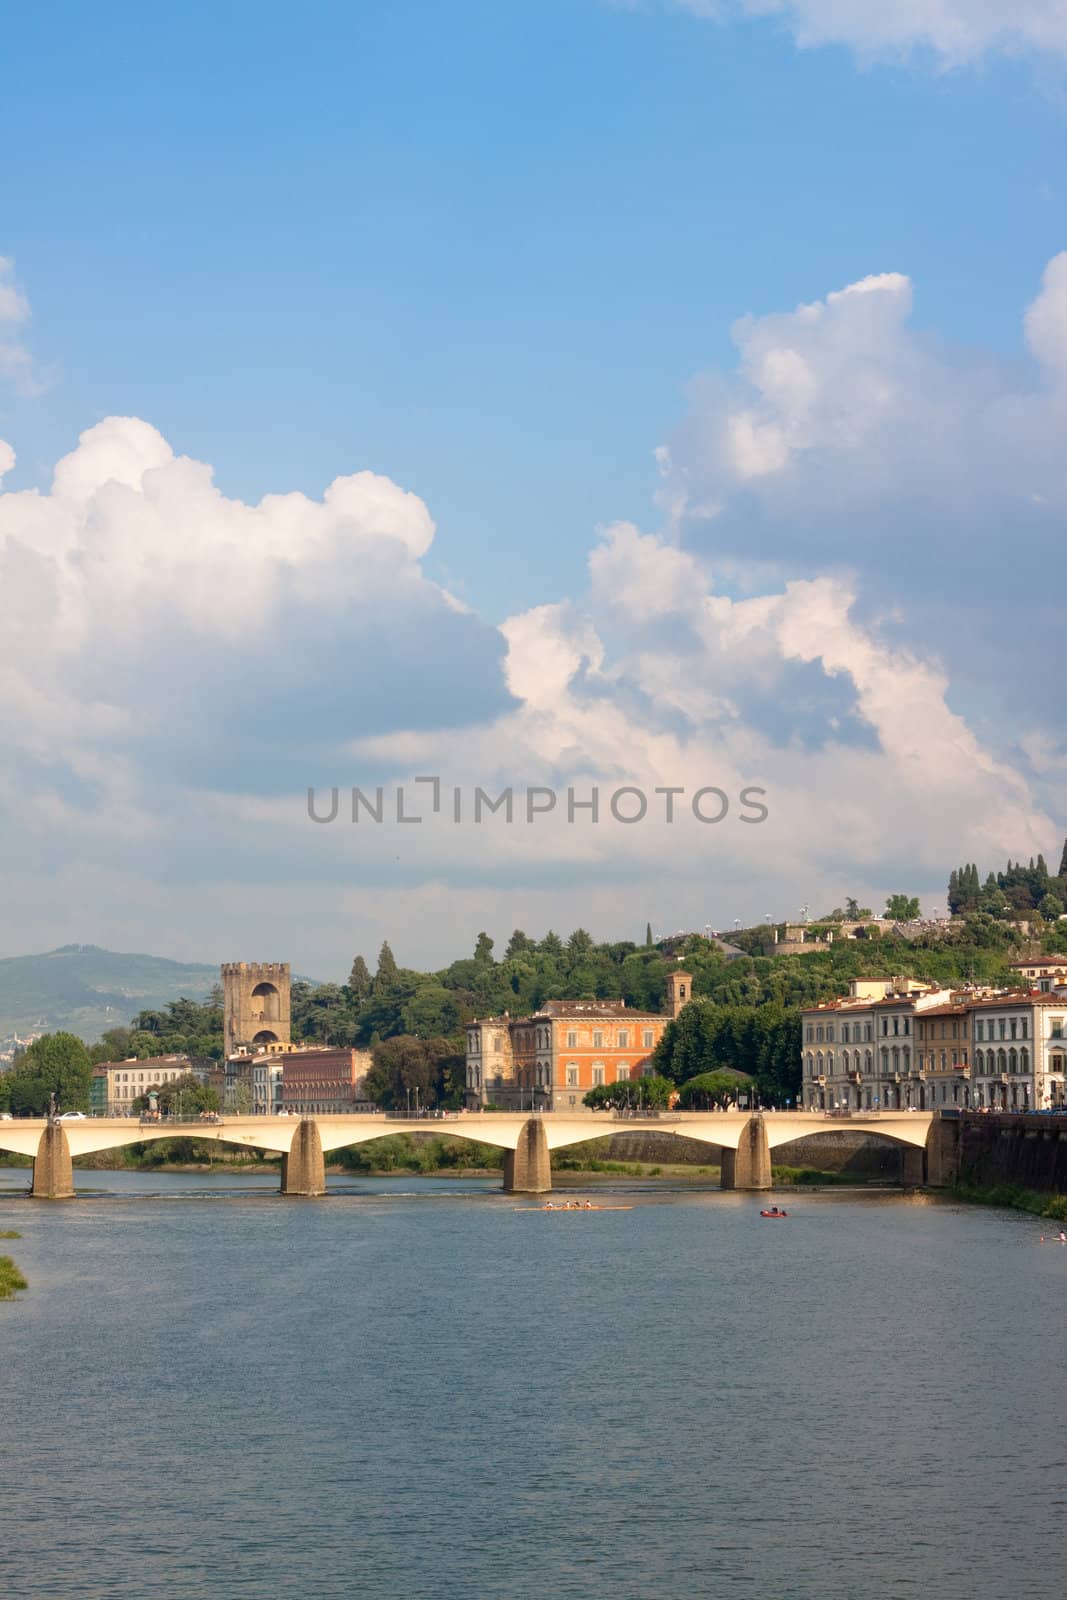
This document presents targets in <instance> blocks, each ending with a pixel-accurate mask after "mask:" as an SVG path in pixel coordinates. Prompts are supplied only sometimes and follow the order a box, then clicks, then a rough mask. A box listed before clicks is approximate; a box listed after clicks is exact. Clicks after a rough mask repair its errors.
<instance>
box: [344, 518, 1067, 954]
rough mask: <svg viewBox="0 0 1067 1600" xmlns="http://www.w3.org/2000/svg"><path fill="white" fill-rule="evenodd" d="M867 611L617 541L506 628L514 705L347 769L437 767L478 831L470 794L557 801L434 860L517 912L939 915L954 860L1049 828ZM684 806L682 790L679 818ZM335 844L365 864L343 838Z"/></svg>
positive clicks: (917, 659)
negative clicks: (754, 810)
mask: <svg viewBox="0 0 1067 1600" xmlns="http://www.w3.org/2000/svg"><path fill="white" fill-rule="evenodd" d="M854 612H855V595H854V592H853V591H852V589H851V588H850V587H849V585H848V584H847V583H845V582H844V581H843V580H841V579H837V578H832V577H821V578H815V579H805V580H792V581H788V582H786V583H784V584H783V585H781V586H780V587H779V588H777V589H776V590H774V591H773V592H768V593H763V594H760V595H758V596H752V597H749V598H743V599H737V598H733V597H731V596H729V595H726V594H723V593H720V592H717V591H716V588H715V585H714V582H713V579H712V577H711V574H710V571H709V569H708V568H707V566H706V564H705V563H704V562H703V561H702V560H700V559H699V558H698V557H697V556H695V555H694V554H693V553H692V552H688V551H683V550H678V549H676V548H674V547H672V546H671V545H670V544H669V543H666V542H664V541H663V540H662V539H661V538H658V537H656V536H654V535H649V534H644V533H642V532H641V531H640V530H638V529H637V528H634V527H632V526H630V525H628V524H620V525H618V526H615V527H612V528H610V529H608V530H606V531H605V533H604V535H603V537H602V540H601V542H600V544H599V545H598V546H597V547H596V549H595V550H594V551H593V553H592V555H591V558H590V587H589V591H588V594H587V595H586V596H585V599H584V603H583V605H582V606H581V607H580V608H579V607H577V606H575V605H574V604H568V605H559V606H553V607H539V608H537V609H536V610H534V611H531V612H527V613H523V614H520V615H518V616H516V617H515V618H512V619H511V620H510V621H509V622H507V623H506V624H505V625H504V629H503V631H504V633H505V636H506V637H507V640H508V660H507V668H506V670H507V676H508V681H509V683H510V685H511V686H512V689H513V691H514V692H515V693H516V694H517V695H519V696H520V704H519V705H518V706H517V707H516V708H515V709H513V710H511V711H509V712H507V713H505V714H504V715H503V716H501V717H500V718H499V719H497V720H496V721H495V722H494V723H492V724H491V725H488V726H483V727H479V726H474V727H471V728H469V729H467V730H465V731H463V732H462V733H461V732H458V731H457V732H449V733H445V734H442V733H438V734H430V735H428V736H427V735H419V736H413V735H411V734H407V733H401V732H398V733H395V734H391V735H385V736H382V737H380V738H377V739H373V740H369V741H366V742H365V743H364V744H363V745H362V746H361V747H360V748H359V749H358V750H357V751H356V752H355V754H356V756H357V757H362V758H363V759H364V760H365V761H368V762H377V763H380V762H391V763H392V764H393V768H394V772H395V774H396V775H397V777H398V778H400V779H402V780H405V779H406V780H408V781H410V779H411V778H412V776H413V775H414V774H415V773H416V772H418V771H424V770H432V771H437V772H440V773H441V775H442V778H443V780H444V782H445V784H446V785H453V784H454V785H456V786H458V787H460V788H461V789H463V791H464V793H465V794H466V795H467V797H468V812H469V795H470V789H471V786H472V784H473V782H474V781H478V782H479V783H481V784H483V785H484V786H485V787H486V788H487V789H488V790H489V791H490V792H491V793H493V794H499V793H500V792H501V791H502V790H503V789H505V788H506V787H507V786H509V785H510V786H513V787H514V790H515V793H516V796H517V797H518V796H519V795H520V794H521V791H522V789H523V788H525V787H528V786H529V785H531V784H533V785H542V784H543V785H549V786H552V787H554V788H555V789H556V791H557V793H558V794H559V797H560V798H559V802H558V804H557V807H556V809H555V810H554V811H553V812H552V813H551V815H549V816H547V817H546V818H544V819H543V820H540V821H539V822H538V824H537V826H536V827H529V826H524V825H519V824H518V823H516V824H513V825H511V826H508V825H506V824H504V823H503V822H501V821H499V820H488V821H487V820H484V819H483V823H482V825H481V826H473V825H472V823H471V818H470V816H469V814H468V816H467V817H466V819H465V820H466V823H467V825H466V826H463V827H457V826H455V825H454V824H453V822H452V820H451V817H450V816H449V815H448V807H447V806H446V807H445V808H444V815H443V816H442V817H440V818H438V819H436V820H434V819H430V818H428V819H427V821H428V822H430V823H431V827H430V829H429V831H427V832H426V833H425V834H424V835H423V836H422V837H421V838H420V841H419V852H420V859H423V860H426V859H432V860H433V863H434V873H435V875H436V878H437V881H442V880H443V881H447V882H451V883H454V884H455V885H456V887H457V889H463V890H466V889H468V888H469V887H470V885H471V881H472V879H474V880H476V881H477V882H479V883H483V884H485V885H486V886H487V888H491V887H492V886H494V885H496V886H497V887H498V886H499V884H500V881H501V879H502V878H503V879H506V881H508V882H510V883H511V884H512V886H513V889H514V893H515V895H516V897H517V898H518V899H520V900H521V899H522V897H523V896H527V897H531V896H537V895H540V894H541V893H542V892H543V891H545V890H546V889H548V888H552V889H553V890H554V892H555V895H556V901H557V909H556V913H555V914H554V916H553V919H552V920H553V921H555V922H560V921H564V920H565V919H566V918H568V917H569V918H572V919H573V920H577V921H581V920H583V913H582V897H583V895H584V894H587V893H589V892H590V890H592V889H593V888H595V887H597V886H600V887H603V885H604V884H605V883H607V882H609V881H610V882H614V883H616V884H617V885H619V889H618V895H617V907H618V914H619V915H621V916H622V917H623V919H625V915H626V909H625V908H626V907H630V908H631V910H632V911H633V916H632V918H631V920H633V921H641V922H643V920H644V914H643V913H642V914H641V916H640V917H638V916H637V911H636V908H637V907H640V906H643V905H652V904H656V905H666V906H668V907H670V908H671V910H670V911H668V912H667V915H668V916H673V917H675V918H677V919H680V920H681V921H683V922H686V923H687V925H689V926H694V925H695V926H700V925H702V924H703V923H704V922H705V921H708V920H712V921H714V922H722V921H726V920H728V918H727V916H726V911H727V908H728V907H729V908H730V915H731V916H732V915H733V911H734V909H735V908H736V910H737V911H738V912H739V913H740V914H742V915H746V916H748V917H757V916H758V915H760V914H761V912H762V910H763V908H764V904H766V906H767V908H769V909H772V910H773V911H774V912H775V913H776V914H777V915H783V914H786V915H788V914H789V912H790V910H791V909H792V908H794V907H796V906H797V905H799V904H800V903H801V902H802V901H804V900H809V899H818V900H819V901H820V903H821V901H822V900H823V899H825V900H826V901H827V903H828V904H832V903H833V902H834V900H835V899H840V898H842V897H843V896H844V895H846V894H849V893H862V894H863V895H864V896H865V897H875V898H877V896H878V895H881V894H885V893H886V892H887V891H888V890H889V889H890V888H891V887H892V885H893V884H894V883H896V882H897V881H898V880H899V882H901V883H905V882H906V883H908V884H909V885H910V886H911V887H912V888H913V889H917V890H922V891H924V892H925V893H926V898H927V905H928V906H933V905H934V904H936V903H937V901H938V900H941V903H942V904H943V887H942V885H943V881H944V878H945V872H946V863H948V864H951V862H953V861H954V860H956V858H957V857H958V856H959V855H960V854H961V852H962V853H964V854H967V855H969V856H973V857H974V858H976V859H979V860H986V859H999V858H1001V857H1003V856H1005V855H1006V854H1007V853H1008V852H1009V850H1010V851H1011V852H1012V853H1013V854H1020V853H1023V854H1029V853H1031V852H1033V851H1036V850H1045V851H1046V852H1047V851H1048V850H1049V849H1051V848H1052V844H1053V842H1054V841H1055V838H1056V831H1057V830H1056V825H1055V824H1054V823H1053V822H1052V821H1051V820H1050V818H1049V817H1048V816H1047V814H1045V812H1044V811H1043V810H1042V807H1041V806H1040V805H1039V804H1038V803H1037V802H1036V801H1035V799H1034V796H1033V794H1032V793H1031V790H1030V787H1029V785H1028V783H1027V781H1026V780H1025V778H1024V777H1023V776H1021V775H1020V774H1019V772H1018V771H1016V770H1015V769H1014V767H1013V766H1012V765H1011V763H1010V762H1008V761H1007V760H1004V759H1002V758H1000V757H998V755H997V754H996V753H995V752H994V751H992V750H990V749H989V748H987V747H985V746H984V745H983V743H982V741H981V739H980V738H979V737H978V736H977V735H976V733H975V732H974V730H973V729H972V728H971V727H970V726H969V725H968V723H967V722H966V720H965V719H964V718H963V717H962V716H960V715H959V714H958V713H957V712H955V711H954V710H953V709H952V708H951V707H950V706H949V704H948V700H947V690H948V684H947V682H946V679H945V677H944V674H943V673H942V671H941V670H940V669H939V668H938V666H937V665H936V663H934V662H932V661H930V660H929V659H924V658H923V657H922V656H920V655H918V654H916V653H915V652H913V651H911V650H909V649H905V648H899V647H897V648H893V647H891V646H890V645H888V644H887V642H886V640H885V639H884V638H883V637H881V636H880V635H879V634H878V632H877V631H875V630H873V629H871V628H869V627H867V626H865V625H863V624H862V623H861V622H859V621H858V620H857V618H856V616H855V614H854ZM357 769H358V760H357ZM710 785H714V786H716V787H717V788H719V789H721V790H722V791H724V793H725V794H726V796H727V797H728V799H729V801H730V809H729V812H728V813H727V815H725V816H724V817H723V820H722V821H721V822H720V823H717V824H714V825H706V824H702V823H700V822H699V821H697V820H696V819H695V818H694V816H693V814H692V807H691V797H692V795H693V794H694V793H695V792H696V791H697V790H698V789H700V788H702V787H703V786H710ZM623 786H636V787H637V788H639V789H641V790H642V791H643V793H644V794H645V795H646V796H647V797H648V799H649V811H648V816H647V819H646V820H645V821H643V822H642V823H641V824H640V825H639V826H635V825H632V824H629V823H625V822H621V821H619V820H618V819H617V818H614V817H613V816H612V815H611V812H610V796H611V795H612V794H613V793H614V792H615V791H616V790H617V789H619V788H621V787H623ZM750 786H751V787H758V788H760V789H761V790H763V791H765V803H766V804H767V806H768V810H769V816H768V817H767V819H766V820H765V821H764V822H761V823H759V824H753V823H751V822H749V823H746V822H744V821H742V820H741V818H742V816H743V815H744V814H745V809H744V806H743V805H742V804H740V803H739V801H740V797H741V795H742V791H743V790H745V789H746V788H748V787H750ZM594 787H596V788H598V789H599V796H600V816H599V819H598V821H597V822H596V824H593V823H592V822H591V821H590V820H589V814H588V811H587V810H586V811H582V812H579V813H577V814H576V818H575V820H573V821H571V820H569V818H568V815H567V806H566V793H567V790H568V789H570V788H572V789H573V790H574V793H575V795H576V797H578V798H579V800H588V799H589V798H590V797H591V795H592V791H593V789H594ZM670 787H676V788H680V789H682V790H683V791H684V793H683V794H682V796H681V797H680V798H677V799H676V801H675V802H674V804H675V806H676V811H675V816H674V821H673V822H668V821H667V819H666V806H667V801H666V799H665V797H664V795H663V793H662V791H664V790H666V789H667V788H670ZM657 791H661V792H660V793H658V794H657ZM410 792H414V791H410ZM518 803H519V802H518V799H517V801H516V804H517V806H518ZM634 803H635V804H636V802H634ZM629 804H630V802H627V805H629ZM624 809H626V808H625V807H624ZM712 809H713V811H717V810H718V809H719V802H716V803H715V805H714V806H713V808H712ZM355 831H357V830H349V833H350V834H352V833H354V832H355ZM406 831H408V830H405V829H404V828H403V827H401V826H396V827H393V828H391V829H386V830H385V834H384V838H386V839H388V840H389V843H388V845H386V844H384V843H383V844H382V849H383V852H384V853H390V852H391V851H392V850H393V849H396V850H402V849H404V848H405V845H404V838H403V836H404V834H405V832H406ZM375 837H376V838H377V837H378V833H377V830H376V832H375ZM338 848H348V849H351V850H355V849H356V848H357V845H356V842H355V841H354V839H353V838H351V837H349V838H348V839H347V840H346V839H345V837H344V835H343V834H342V835H341V837H340V839H339V843H338ZM850 885H851V886H852V887H850ZM857 886H858V887H857ZM615 926H616V927H617V926H618V921H616V924H615Z"/></svg>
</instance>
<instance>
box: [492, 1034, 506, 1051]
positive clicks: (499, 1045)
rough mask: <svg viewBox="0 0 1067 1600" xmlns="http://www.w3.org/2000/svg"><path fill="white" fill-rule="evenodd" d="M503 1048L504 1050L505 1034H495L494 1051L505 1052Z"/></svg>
mask: <svg viewBox="0 0 1067 1600" xmlns="http://www.w3.org/2000/svg"><path fill="white" fill-rule="evenodd" d="M503 1048H504V1036H503V1034H500V1033H494V1035H493V1049H494V1050H503Z"/></svg>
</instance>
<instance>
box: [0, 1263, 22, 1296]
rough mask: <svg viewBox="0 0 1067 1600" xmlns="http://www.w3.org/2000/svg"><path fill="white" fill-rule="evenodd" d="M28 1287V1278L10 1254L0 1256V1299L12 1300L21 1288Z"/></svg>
mask: <svg viewBox="0 0 1067 1600" xmlns="http://www.w3.org/2000/svg"><path fill="white" fill-rule="evenodd" d="M26 1287H27V1283H26V1279H25V1278H24V1277H23V1276H22V1273H21V1272H20V1271H19V1269H18V1267H16V1265H15V1263H14V1262H13V1261H12V1259H11V1257H10V1256H0V1300H10V1299H11V1298H12V1296H13V1295H15V1294H16V1293H17V1292H18V1290H19V1289H25V1288H26Z"/></svg>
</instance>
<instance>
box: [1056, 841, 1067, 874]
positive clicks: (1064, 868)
mask: <svg viewBox="0 0 1067 1600" xmlns="http://www.w3.org/2000/svg"><path fill="white" fill-rule="evenodd" d="M1056 876H1057V877H1058V878H1067V839H1064V841H1063V851H1062V854H1061V855H1060V870H1059V872H1058V873H1057V874H1056Z"/></svg>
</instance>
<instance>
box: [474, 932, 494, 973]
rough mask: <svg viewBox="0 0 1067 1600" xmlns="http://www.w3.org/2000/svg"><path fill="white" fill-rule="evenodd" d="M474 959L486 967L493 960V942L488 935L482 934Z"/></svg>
mask: <svg viewBox="0 0 1067 1600" xmlns="http://www.w3.org/2000/svg"><path fill="white" fill-rule="evenodd" d="M474 959H475V961H477V962H478V963H479V964H480V965H482V966H485V965H486V964H487V963H489V962H491V961H492V959H493V941H492V939H490V937H489V935H488V934H487V933H480V934H479V935H478V938H477V941H476V943H475V946H474Z"/></svg>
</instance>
